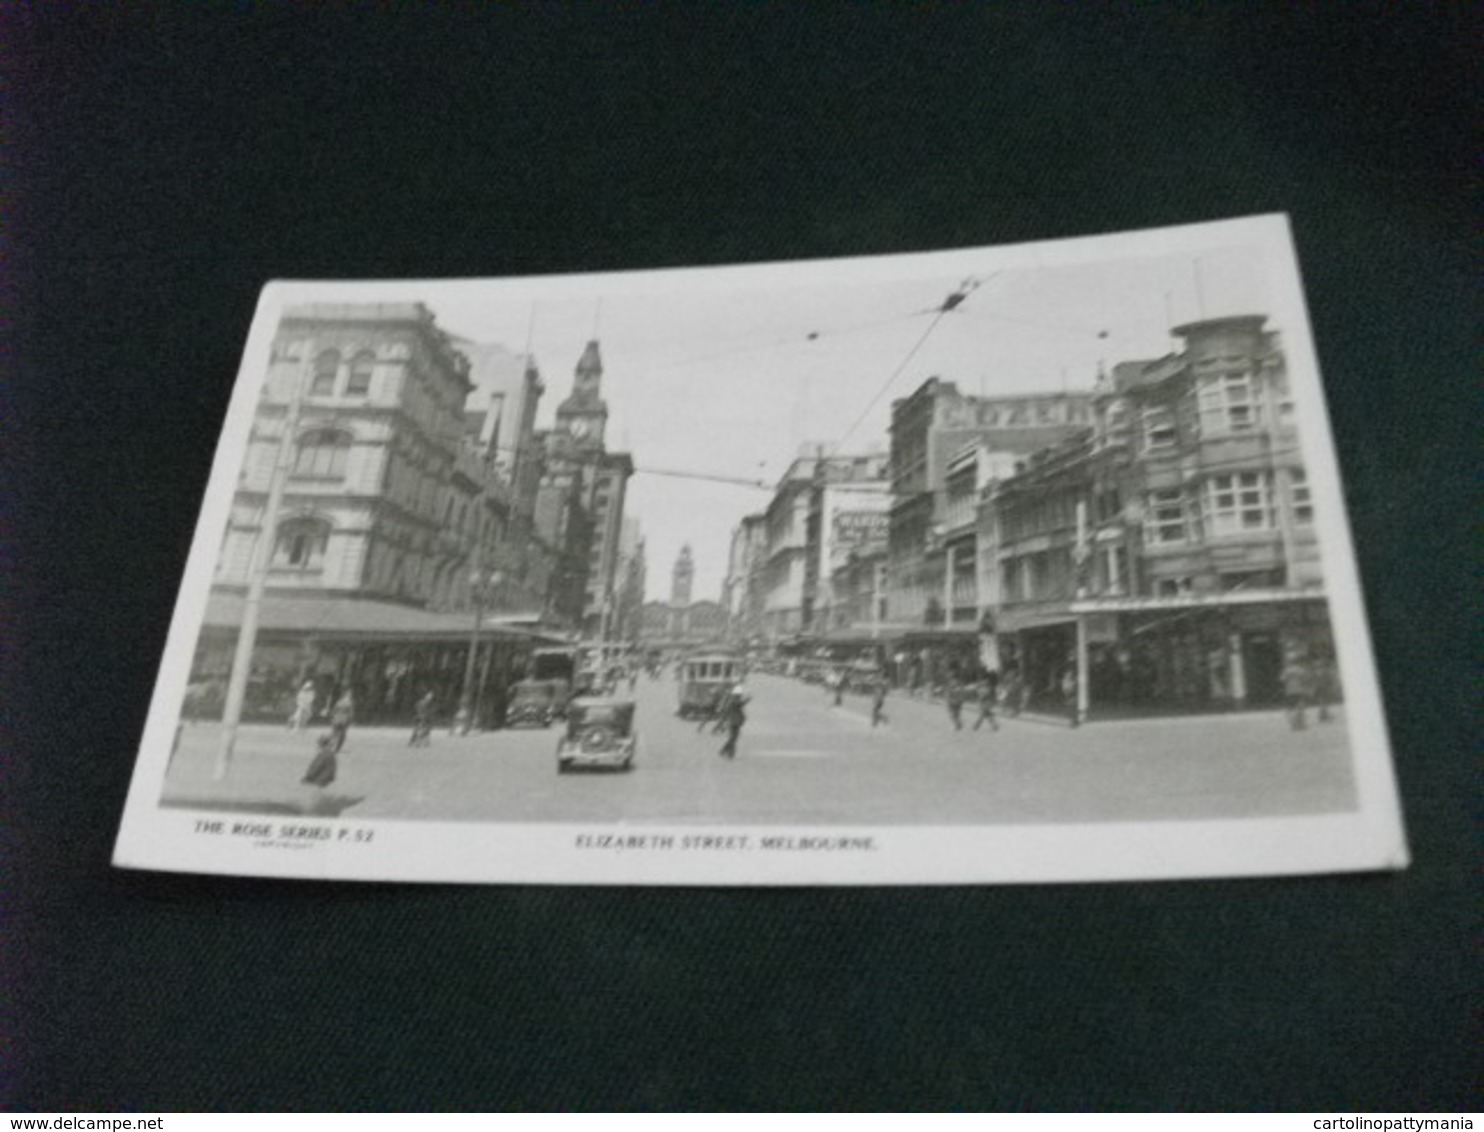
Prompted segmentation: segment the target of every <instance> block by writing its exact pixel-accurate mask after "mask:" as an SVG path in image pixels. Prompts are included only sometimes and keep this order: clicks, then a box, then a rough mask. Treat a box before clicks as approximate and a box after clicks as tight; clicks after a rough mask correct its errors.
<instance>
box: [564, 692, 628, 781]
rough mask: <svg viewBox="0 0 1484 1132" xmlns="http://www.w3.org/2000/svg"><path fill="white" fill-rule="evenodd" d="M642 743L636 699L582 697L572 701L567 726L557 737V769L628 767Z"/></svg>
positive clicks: (566, 770)
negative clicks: (636, 721)
mask: <svg viewBox="0 0 1484 1132" xmlns="http://www.w3.org/2000/svg"><path fill="white" fill-rule="evenodd" d="M638 745H639V737H638V736H637V735H636V734H634V701H633V700H625V699H619V698H618V697H616V696H582V697H579V698H578V699H575V700H573V701H572V702H571V703H570V704H569V705H568V707H567V726H566V728H565V730H564V731H563V732H562V737H561V738H560V739H559V740H558V741H557V751H556V754H557V773H558V774H566V773H567V772H568V771H573V770H628V769H630V768H631V767H632V766H633V765H634V752H635V751H636V750H637V749H638Z"/></svg>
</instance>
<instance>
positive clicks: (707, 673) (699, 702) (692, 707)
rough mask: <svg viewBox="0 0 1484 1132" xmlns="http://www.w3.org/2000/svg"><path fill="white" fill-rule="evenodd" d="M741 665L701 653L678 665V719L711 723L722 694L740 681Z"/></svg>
mask: <svg viewBox="0 0 1484 1132" xmlns="http://www.w3.org/2000/svg"><path fill="white" fill-rule="evenodd" d="M743 672H744V666H743V664H742V661H741V660H740V659H739V658H738V657H735V656H730V655H728V654H726V653H704V654H700V655H697V656H691V657H687V658H686V659H685V660H684V661H682V662H681V664H680V667H679V670H678V673H677V675H678V677H679V684H680V693H679V695H680V703H679V706H678V709H677V714H679V716H680V718H681V719H711V718H713V717H714V716H715V714H716V711H717V709H718V708H719V707H720V706H721V702H722V700H723V698H724V697H725V696H726V694H727V693H728V692H729V691H731V690H732V688H733V687H734V686H735V685H736V683H737V682H738V681H739V680H741V679H742V676H743Z"/></svg>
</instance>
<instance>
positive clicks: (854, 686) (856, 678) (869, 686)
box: [844, 660, 882, 695]
mask: <svg viewBox="0 0 1484 1132" xmlns="http://www.w3.org/2000/svg"><path fill="white" fill-rule="evenodd" d="M844 679H845V690H846V691H847V692H859V693H861V694H864V695H869V694H870V693H871V692H873V691H875V689H876V684H877V683H878V682H879V681H880V680H881V679H882V672H881V669H880V668H879V667H878V666H877V665H875V664H873V663H872V662H871V661H869V660H857V661H854V662H852V663H851V665H850V666H849V667H848V668H846V669H845V670H844Z"/></svg>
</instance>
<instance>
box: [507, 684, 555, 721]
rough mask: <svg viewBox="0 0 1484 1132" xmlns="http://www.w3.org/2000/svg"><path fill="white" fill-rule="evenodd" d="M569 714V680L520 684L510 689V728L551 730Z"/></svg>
mask: <svg viewBox="0 0 1484 1132" xmlns="http://www.w3.org/2000/svg"><path fill="white" fill-rule="evenodd" d="M566 710H567V682H566V681H565V680H518V681H516V683H515V685H514V687H512V688H511V689H510V704H509V706H508V707H507V708H506V709H505V726H506V727H549V726H551V721H552V720H554V719H557V718H559V717H560V716H562V715H564V714H565V713H566Z"/></svg>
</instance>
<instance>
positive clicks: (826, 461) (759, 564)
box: [747, 445, 890, 643]
mask: <svg viewBox="0 0 1484 1132" xmlns="http://www.w3.org/2000/svg"><path fill="white" fill-rule="evenodd" d="M886 472H887V458H886V456H885V455H883V454H880V453H873V454H859V455H855V454H853V455H839V454H836V455H826V454H825V452H824V446H823V445H807V446H806V447H805V451H804V453H803V454H801V455H800V456H799V457H798V458H797V459H795V460H794V462H793V463H792V464H790V465H789V466H788V468H787V470H786V471H785V472H784V473H783V476H782V477H781V478H780V480H779V481H778V486H777V487H776V488H775V489H774V492H773V498H772V499H771V500H770V501H769V503H768V506H767V508H766V509H765V510H764V512H763V513H762V515H761V516H760V519H759V520H758V521H757V523H756V533H755V534H751V533H750V534H749V536H748V540H747V541H748V545H749V547H750V550H749V551H748V553H749V554H750V555H751V556H752V560H753V561H754V562H755V564H756V565H755V566H754V567H753V568H752V569H751V577H753V578H755V595H756V596H755V598H754V599H753V600H752V602H751V605H752V609H750V610H749V612H750V613H754V611H755V613H754V616H755V621H756V631H757V633H758V634H760V635H761V636H762V637H764V638H765V639H766V640H768V641H770V642H775V643H776V642H779V641H784V640H787V639H789V638H793V637H798V636H800V635H804V634H809V635H818V634H821V633H824V632H827V631H828V630H829V628H830V625H831V621H832V614H831V609H832V607H833V606H834V604H835V598H834V594H833V588H832V587H833V578H834V574H835V571H836V569H837V568H838V567H839V566H841V565H842V564H843V563H844V562H845V560H846V558H847V556H848V555H849V554H850V552H851V551H852V550H855V549H858V548H859V547H860V546H861V545H862V544H864V543H866V542H869V541H870V540H871V539H873V538H878V537H880V536H881V535H882V533H883V532H884V529H885V517H886V515H887V513H888V509H889V506H890V496H889V491H888V488H889V484H888V481H887V477H886Z"/></svg>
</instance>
